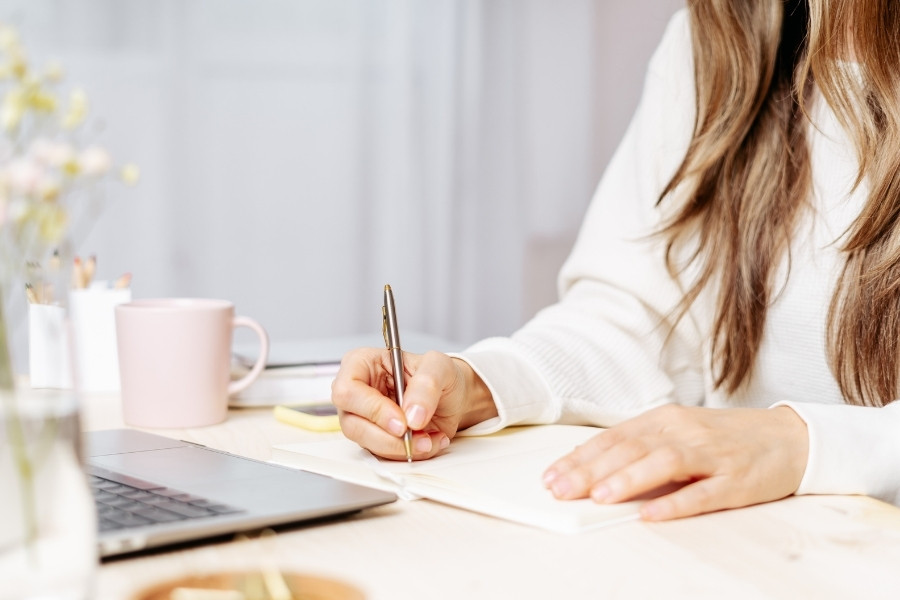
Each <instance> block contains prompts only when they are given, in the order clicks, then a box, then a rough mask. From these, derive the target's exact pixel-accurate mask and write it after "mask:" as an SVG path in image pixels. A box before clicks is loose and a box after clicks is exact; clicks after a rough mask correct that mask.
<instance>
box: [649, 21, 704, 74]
mask: <svg viewBox="0 0 900 600" xmlns="http://www.w3.org/2000/svg"><path fill="white" fill-rule="evenodd" d="M691 45H692V41H691V19H690V14H689V13H688V9H687V8H682V9H679V10H678V11H676V12H675V14H673V15H672V16H671V17H670V18H669V22H668V23H667V24H666V28H665V31H664V32H663V35H662V39H661V41H660V43H659V45H658V46H657V48H656V51H655V52H654V53H653V56H652V57H651V59H650V65H649V71H650V72H652V73H656V74H659V75H665V76H667V77H671V76H672V75H673V71H674V72H675V73H676V74H678V75H680V74H682V73H683V72H685V71H686V72H687V73H688V74H690V75H691V76H693V62H694V61H693V52H692V50H691Z"/></svg>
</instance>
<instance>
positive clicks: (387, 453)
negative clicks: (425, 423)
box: [340, 413, 450, 461]
mask: <svg viewBox="0 0 900 600" xmlns="http://www.w3.org/2000/svg"><path fill="white" fill-rule="evenodd" d="M340 423H341V430H342V431H343V432H344V435H345V436H346V437H347V438H348V439H351V440H353V441H354V442H356V443H357V444H359V445H360V446H362V447H363V448H365V449H367V450H369V451H370V452H372V453H373V454H376V455H378V456H381V457H383V458H387V459H390V460H398V461H403V460H407V455H406V445H405V444H404V442H403V439H402V438H398V437H395V436H393V435H391V434H389V433H388V432H385V431H384V430H382V429H381V428H380V427H378V426H376V425H375V424H374V423H372V422H370V421H368V420H366V419H364V418H362V417H360V416H358V415H355V414H353V413H342V414H341V416H340ZM449 445H450V438H449V437H447V435H446V434H444V433H442V432H440V431H432V432H417V433H414V434H413V436H412V450H413V456H412V458H413V460H424V459H427V458H431V457H433V456H435V455H437V454H438V453H440V452H441V451H442V450H444V449H445V448H447V446H449Z"/></svg>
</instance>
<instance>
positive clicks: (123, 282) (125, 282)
mask: <svg viewBox="0 0 900 600" xmlns="http://www.w3.org/2000/svg"><path fill="white" fill-rule="evenodd" d="M129 285H131V273H125V274H124V275H121V276H120V277H119V278H118V279H116V281H115V283H114V284H113V287H114V288H116V289H117V290H121V289H124V288H127V287H128V286H129Z"/></svg>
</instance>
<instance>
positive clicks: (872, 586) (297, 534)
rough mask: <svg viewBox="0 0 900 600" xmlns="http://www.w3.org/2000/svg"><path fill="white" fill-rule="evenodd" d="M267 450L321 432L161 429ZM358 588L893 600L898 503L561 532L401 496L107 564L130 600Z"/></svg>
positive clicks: (899, 537)
mask: <svg viewBox="0 0 900 600" xmlns="http://www.w3.org/2000/svg"><path fill="white" fill-rule="evenodd" d="M84 409H85V411H84V424H85V428H86V429H108V428H113V427H120V426H121V425H122V420H121V410H120V408H119V402H118V399H117V398H116V397H114V396H106V397H95V398H91V399H89V400H88V401H87V402H86V406H85V407H84ZM155 432H156V433H161V434H163V435H169V436H172V437H179V438H181V439H186V440H191V441H195V442H199V443H202V444H206V445H208V446H211V447H214V448H219V449H222V450H227V451H229V452H233V453H236V454H243V455H245V456H250V457H253V458H257V459H263V460H265V459H267V458H268V457H269V453H270V450H269V449H270V447H271V445H272V444H278V443H288V442H296V441H304V440H309V439H316V438H319V439H321V436H323V435H339V434H316V433H310V432H306V431H303V430H300V429H297V428H294V427H291V426H288V425H283V424H281V423H279V422H277V421H275V419H274V418H272V417H271V412H270V411H269V410H267V409H243V410H234V411H232V412H231V414H230V416H229V419H228V421H227V422H225V423H223V424H221V425H217V426H213V427H206V428H198V429H190V430H155ZM261 556H270V557H274V558H275V560H276V561H277V564H279V565H280V567H281V568H282V569H284V570H291V571H296V572H302V573H308V574H314V575H320V576H325V577H330V578H336V579H340V580H343V581H346V582H348V583H351V584H353V585H355V586H357V587H359V588H360V589H362V590H363V591H364V593H365V594H366V597H367V598H369V599H372V600H397V599H405V598H428V599H444V598H446V599H451V598H452V599H458V598H491V599H496V598H516V599H522V598H525V599H529V598H535V599H538V598H539V599H542V600H546V599H549V598H567V599H568V598H592V599H593V598H682V597H688V598H729V599H733V598H792V599H794V598H861V597H862V598H897V597H900V509H897V508H895V507H893V506H891V505H888V504H884V503H882V502H878V501H876V500H873V499H871V498H866V497H853V496H805V497H792V498H788V499H785V500H782V501H780V502H773V503H769V504H764V505H760V506H754V507H750V508H745V509H739V510H732V511H725V512H721V513H715V514H710V515H704V516H701V517H694V518H690V519H683V520H679V521H674V522H668V523H657V524H646V523H642V522H630V523H625V524H621V525H615V526H612V527H608V528H605V529H601V530H598V531H594V532H591V533H587V534H581V535H573V536H567V535H560V534H553V533H548V532H544V531H540V530H537V529H532V528H529V527H525V526H522V525H517V524H513V523H507V522H504V521H500V520H497V519H492V518H489V517H484V516H481V515H477V514H473V513H469V512H465V511H462V510H458V509H454V508H451V507H447V506H442V505H439V504H435V503H432V502H429V501H425V500H420V501H415V502H402V501H398V502H396V503H394V504H391V505H388V506H383V507H379V508H376V509H371V510H367V511H363V512H362V513H359V514H356V515H353V516H351V517H349V518H346V519H342V520H338V521H334V522H329V523H325V524H318V525H313V526H305V527H298V528H296V529H292V530H290V531H288V532H284V533H281V534H279V535H278V536H277V538H273V539H270V540H268V541H266V542H261V541H258V540H255V541H244V542H230V543H218V544H211V545H206V546H201V547H197V548H192V549H189V550H178V551H174V552H167V553H163V554H156V555H152V556H146V557H140V558H134V559H126V560H119V561H115V562H110V563H106V564H104V565H103V566H101V568H100V570H99V574H98V586H97V596H96V597H97V598H98V599H100V600H106V599H109V600H113V599H114V600H124V599H126V598H129V597H131V595H132V594H134V593H135V592H137V591H138V590H140V589H142V588H144V587H147V586H149V585H151V584H154V583H157V582H159V581H161V580H167V579H171V578H177V577H181V576H184V575H188V574H193V573H198V572H200V573H202V572H214V571H220V570H228V569H244V570H246V569H253V568H254V567H256V566H258V565H259V562H260V557H261Z"/></svg>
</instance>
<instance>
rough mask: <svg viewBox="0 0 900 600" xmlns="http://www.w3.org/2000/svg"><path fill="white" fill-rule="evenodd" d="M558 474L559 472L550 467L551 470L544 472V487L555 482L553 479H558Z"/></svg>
mask: <svg viewBox="0 0 900 600" xmlns="http://www.w3.org/2000/svg"><path fill="white" fill-rule="evenodd" d="M558 475H559V474H558V473H557V472H556V471H554V470H553V469H550V470H549V471H547V472H546V473H544V478H543V479H542V480H541V481H543V483H544V487H545V488H549V487H550V484H551V483H553V480H554V479H556V478H557V476H558Z"/></svg>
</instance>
